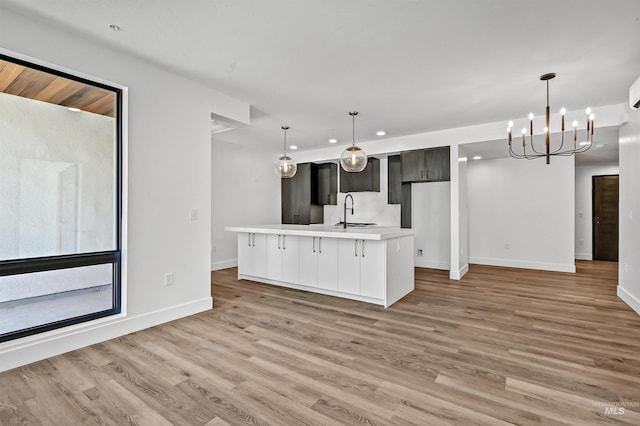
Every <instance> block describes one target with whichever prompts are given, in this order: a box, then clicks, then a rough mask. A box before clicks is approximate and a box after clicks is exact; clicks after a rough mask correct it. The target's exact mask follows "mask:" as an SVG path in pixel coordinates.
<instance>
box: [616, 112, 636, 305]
mask: <svg viewBox="0 0 640 426" xmlns="http://www.w3.org/2000/svg"><path fill="white" fill-rule="evenodd" d="M638 164H640V111H632V110H629V122H628V123H627V124H625V125H624V126H622V127H621V128H620V247H619V258H618V268H619V270H618V296H619V297H620V298H621V299H622V300H624V301H625V302H626V303H627V304H628V305H629V306H631V307H632V308H633V309H634V310H635V311H636V312H637V313H638V314H640V196H639V194H640V167H638Z"/></svg>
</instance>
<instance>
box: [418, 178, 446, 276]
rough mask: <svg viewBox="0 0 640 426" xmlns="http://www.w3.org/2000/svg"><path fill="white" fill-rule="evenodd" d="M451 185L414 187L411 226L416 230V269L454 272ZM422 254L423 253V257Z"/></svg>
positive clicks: (439, 183)
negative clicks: (452, 264)
mask: <svg viewBox="0 0 640 426" xmlns="http://www.w3.org/2000/svg"><path fill="white" fill-rule="evenodd" d="M450 197H451V185H450V183H449V182H423V183H413V184H411V222H412V226H413V229H415V232H416V233H415V236H414V238H415V244H414V247H415V251H416V252H415V253H414V254H415V266H417V267H419V268H435V269H444V270H447V271H448V270H449V269H450V268H451V202H450ZM418 250H422V255H419V254H418V253H419V252H418Z"/></svg>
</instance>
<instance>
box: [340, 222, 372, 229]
mask: <svg viewBox="0 0 640 426" xmlns="http://www.w3.org/2000/svg"><path fill="white" fill-rule="evenodd" d="M377 225H378V224H377V223H368V222H347V228H371V227H373V226H377ZM335 226H337V227H342V226H344V222H338V223H336V224H335Z"/></svg>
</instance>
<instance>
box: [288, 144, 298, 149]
mask: <svg viewBox="0 0 640 426" xmlns="http://www.w3.org/2000/svg"><path fill="white" fill-rule="evenodd" d="M289 149H298V145H289Z"/></svg>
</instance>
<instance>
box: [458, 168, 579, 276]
mask: <svg viewBox="0 0 640 426" xmlns="http://www.w3.org/2000/svg"><path fill="white" fill-rule="evenodd" d="M467 177H468V179H467V185H468V197H469V263H478V264H489V265H497V266H510V267H519V268H530V269H546V270H556V271H564V272H575V266H574V234H575V223H574V203H575V193H574V189H575V188H574V185H575V176H574V158H573V157H554V158H552V159H551V164H549V165H547V164H545V162H544V160H539V161H526V160H514V159H512V158H506V159H497V160H480V161H470V162H469V163H468V167H467Z"/></svg>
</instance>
